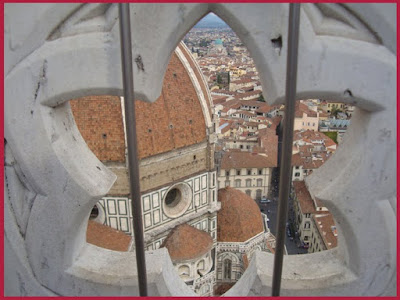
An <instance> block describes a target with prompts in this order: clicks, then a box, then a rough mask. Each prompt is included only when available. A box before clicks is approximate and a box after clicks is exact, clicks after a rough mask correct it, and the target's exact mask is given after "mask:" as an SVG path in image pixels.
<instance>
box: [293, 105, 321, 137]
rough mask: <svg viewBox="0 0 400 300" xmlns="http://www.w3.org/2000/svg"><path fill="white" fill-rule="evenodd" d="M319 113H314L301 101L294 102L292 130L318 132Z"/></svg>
mask: <svg viewBox="0 0 400 300" xmlns="http://www.w3.org/2000/svg"><path fill="white" fill-rule="evenodd" d="M318 122H319V112H315V111H313V110H311V109H309V108H308V106H307V105H306V104H304V103H302V102H301V101H296V112H295V119H294V130H313V131H318Z"/></svg>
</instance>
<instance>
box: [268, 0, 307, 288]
mask: <svg viewBox="0 0 400 300" xmlns="http://www.w3.org/2000/svg"><path fill="white" fill-rule="evenodd" d="M289 5H290V7H289V28H288V30H289V35H288V53H287V66H286V102H285V120H284V124H283V145H282V160H281V162H282V164H281V168H280V176H279V204H278V220H277V224H278V225H277V226H278V228H277V236H276V248H275V257H274V271H273V277H272V296H279V293H280V288H281V277H282V265H283V250H284V245H285V244H284V243H285V229H286V219H287V211H288V200H289V191H290V184H291V163H292V147H293V123H294V113H295V101H296V81H297V51H298V44H299V24H300V3H290V4H289Z"/></svg>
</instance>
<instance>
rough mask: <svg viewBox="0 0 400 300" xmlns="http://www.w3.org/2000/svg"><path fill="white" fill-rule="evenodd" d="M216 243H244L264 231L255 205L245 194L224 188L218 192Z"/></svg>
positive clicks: (259, 213)
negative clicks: (218, 207) (219, 205)
mask: <svg viewBox="0 0 400 300" xmlns="http://www.w3.org/2000/svg"><path fill="white" fill-rule="evenodd" d="M218 201H220V202H221V210H220V211H219V212H218V215H217V217H218V224H217V230H218V231H217V239H218V242H245V241H247V240H248V239H250V238H252V237H254V236H256V235H257V234H259V233H260V232H263V231H264V226H263V220H262V216H261V211H260V209H259V208H258V205H257V203H256V202H255V201H254V200H253V199H252V198H250V197H249V196H248V195H246V194H245V193H243V192H241V191H239V190H237V189H234V188H231V187H226V188H223V189H220V190H219V191H218Z"/></svg>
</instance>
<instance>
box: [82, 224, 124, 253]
mask: <svg viewBox="0 0 400 300" xmlns="http://www.w3.org/2000/svg"><path fill="white" fill-rule="evenodd" d="M86 241H87V242H88V243H90V244H93V245H96V246H98V247H102V248H106V249H110V250H114V251H124V252H125V251H128V249H129V244H130V242H131V236H130V235H127V234H126V233H124V232H122V231H119V230H117V229H114V228H111V227H109V226H107V225H103V224H100V223H97V222H95V221H91V220H90V221H89V222H88V227H87V230H86Z"/></svg>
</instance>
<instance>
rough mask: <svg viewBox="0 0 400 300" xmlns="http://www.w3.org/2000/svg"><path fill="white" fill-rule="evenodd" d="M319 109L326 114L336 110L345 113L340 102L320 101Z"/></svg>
mask: <svg viewBox="0 0 400 300" xmlns="http://www.w3.org/2000/svg"><path fill="white" fill-rule="evenodd" d="M320 108H321V109H322V110H323V111H325V112H327V113H331V112H332V110H334V109H338V110H341V111H343V112H344V111H345V104H344V103H341V102H327V101H321V103H320Z"/></svg>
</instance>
